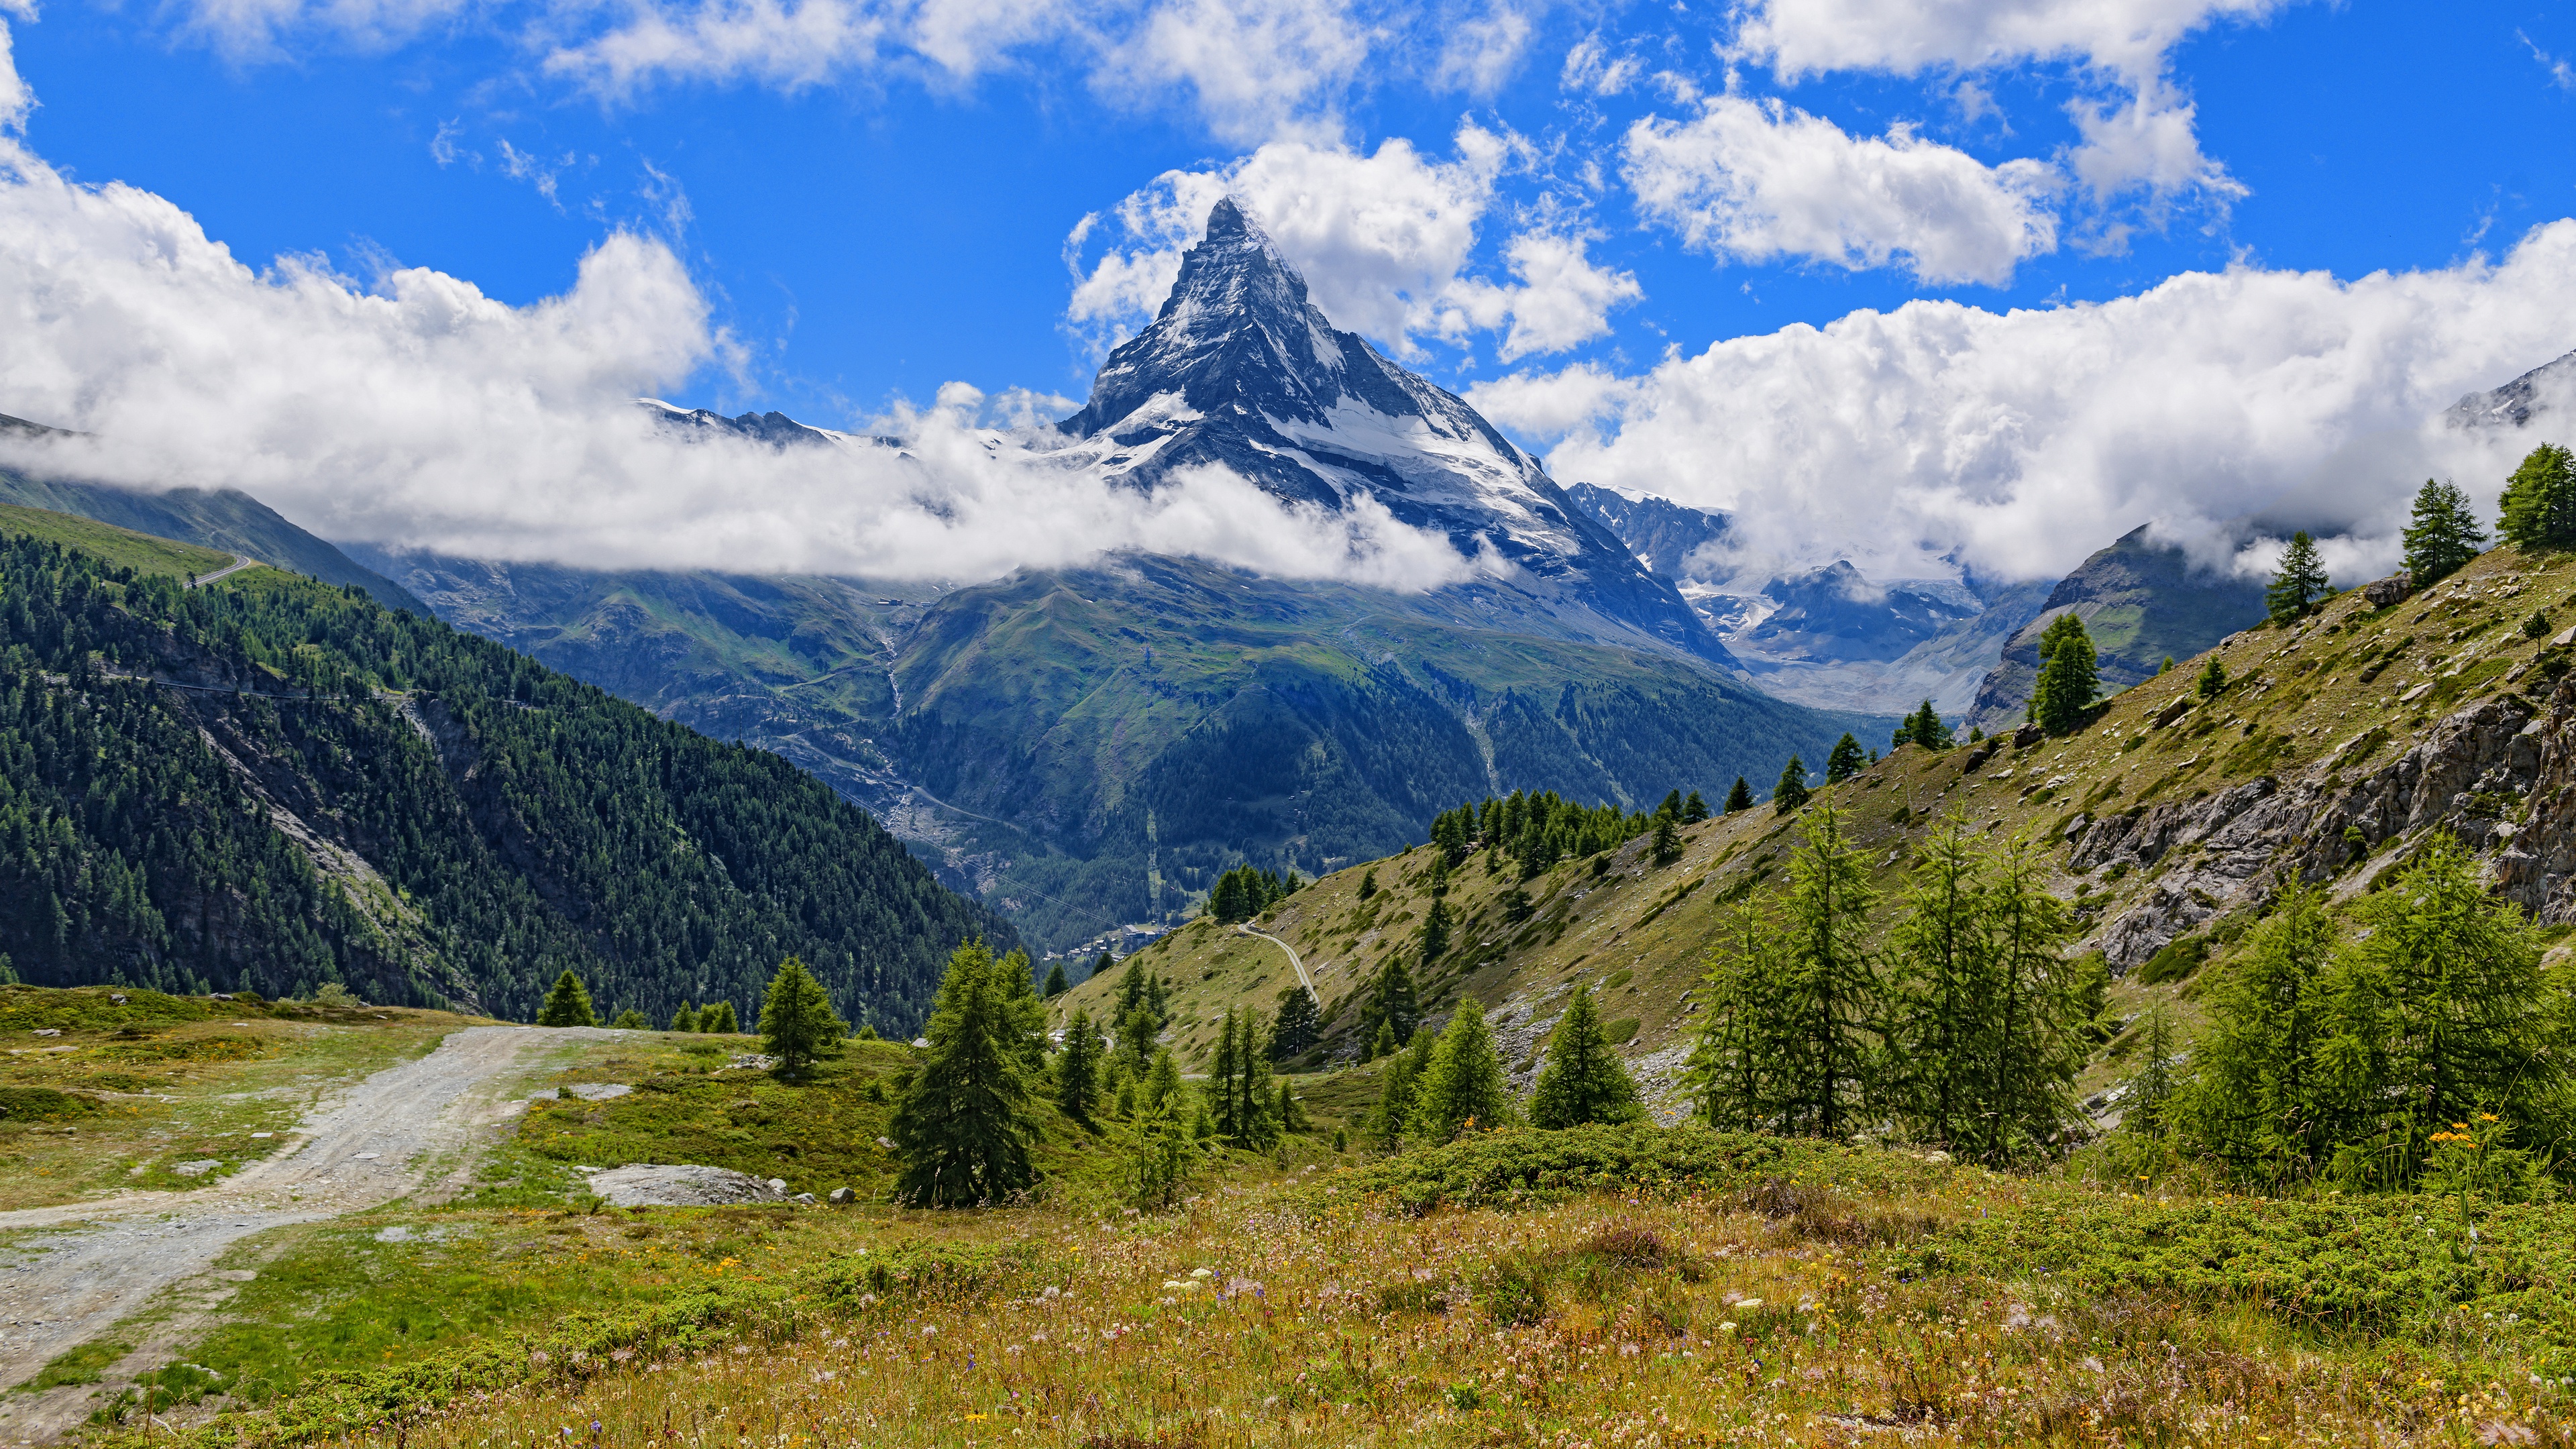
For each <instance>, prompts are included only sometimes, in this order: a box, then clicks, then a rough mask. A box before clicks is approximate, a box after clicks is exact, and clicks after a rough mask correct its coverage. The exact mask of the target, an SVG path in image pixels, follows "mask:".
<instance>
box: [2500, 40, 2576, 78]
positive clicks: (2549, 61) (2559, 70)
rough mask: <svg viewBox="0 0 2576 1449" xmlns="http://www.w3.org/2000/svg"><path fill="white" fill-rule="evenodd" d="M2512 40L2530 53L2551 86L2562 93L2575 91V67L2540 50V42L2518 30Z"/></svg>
mask: <svg viewBox="0 0 2576 1449" xmlns="http://www.w3.org/2000/svg"><path fill="white" fill-rule="evenodd" d="M2513 38H2514V39H2516V40H2519V41H2521V42H2522V43H2523V46H2524V48H2525V49H2528V50H2529V51H2530V52H2531V58H2532V59H2533V60H2536V61H2538V62H2540V68H2541V69H2542V70H2543V71H2546V72H2548V74H2549V83H2550V84H2551V85H2554V86H2556V87H2558V88H2559V89H2560V90H2562V91H2576V65H2570V64H2568V63H2567V61H2566V60H2565V59H2563V58H2561V57H2559V56H2555V55H2551V54H2550V53H2549V52H2548V51H2545V50H2543V49H2541V48H2540V42H2538V41H2536V40H2533V39H2532V38H2531V37H2530V36H2528V35H2525V34H2524V33H2522V32H2521V31H2519V30H2517V31H2515V32H2514V33H2513Z"/></svg>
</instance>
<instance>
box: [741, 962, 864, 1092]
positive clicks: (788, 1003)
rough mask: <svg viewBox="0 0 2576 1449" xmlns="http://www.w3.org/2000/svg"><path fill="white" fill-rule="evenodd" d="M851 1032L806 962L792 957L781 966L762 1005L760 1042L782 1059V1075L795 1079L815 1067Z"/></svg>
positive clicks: (780, 1067)
mask: <svg viewBox="0 0 2576 1449" xmlns="http://www.w3.org/2000/svg"><path fill="white" fill-rule="evenodd" d="M849 1029H850V1028H849V1025H848V1024H847V1023H845V1022H843V1021H842V1020H841V1018H840V1015H839V1014H838V1013H837V1012H835V1011H833V1010H832V999H831V997H829V996H827V995H825V994H824V992H823V983H822V982H820V981H817V980H815V979H814V973H813V972H811V971H808V970H806V969H805V963H804V962H802V961H800V960H798V959H796V958H795V957H793V956H790V957H788V958H787V959H786V960H784V961H781V962H779V963H778V972H777V974H776V975H774V976H772V977H770V978H769V994H768V996H767V998H766V999H765V1000H763V1001H762V1002H761V1004H760V1041H761V1045H762V1046H763V1047H764V1048H766V1049H767V1051H768V1052H769V1054H770V1055H771V1056H774V1057H776V1058H778V1070H779V1072H780V1073H781V1074H782V1075H784V1076H789V1077H793V1076H795V1075H796V1073H797V1070H798V1069H799V1068H801V1067H806V1066H810V1065H812V1064H813V1061H814V1057H815V1055H816V1054H817V1053H819V1052H821V1051H822V1050H823V1049H824V1048H826V1047H830V1046H832V1045H834V1044H836V1043H838V1042H839V1041H840V1040H841V1038H842V1037H843V1036H844V1035H845V1034H847V1033H848V1031H849Z"/></svg>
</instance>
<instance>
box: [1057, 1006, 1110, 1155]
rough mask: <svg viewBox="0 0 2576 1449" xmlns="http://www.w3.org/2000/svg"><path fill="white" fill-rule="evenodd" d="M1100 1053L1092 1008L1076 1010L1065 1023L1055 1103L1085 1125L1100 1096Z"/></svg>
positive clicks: (1069, 1115) (1087, 1123)
mask: <svg viewBox="0 0 2576 1449" xmlns="http://www.w3.org/2000/svg"><path fill="white" fill-rule="evenodd" d="M1100 1055H1101V1053H1100V1028H1099V1027H1096V1026H1094V1025H1092V1024H1091V1013H1090V1012H1088V1011H1081V1010H1077V1011H1075V1012H1074V1014H1073V1020H1071V1021H1069V1022H1067V1023H1065V1028H1064V1051H1063V1053H1062V1054H1061V1055H1059V1056H1058V1057H1057V1058H1056V1065H1055V1104H1056V1106H1057V1107H1058V1108H1059V1109H1060V1110H1062V1111H1063V1113H1064V1115H1066V1116H1068V1117H1071V1118H1072V1119H1073V1120H1075V1121H1076V1122H1080V1123H1082V1124H1083V1125H1084V1126H1086V1127H1087V1126H1089V1125H1091V1112H1092V1108H1093V1105H1094V1104H1095V1103H1097V1102H1098V1101H1099V1100H1100Z"/></svg>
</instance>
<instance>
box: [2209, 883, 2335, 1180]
mask: <svg viewBox="0 0 2576 1449" xmlns="http://www.w3.org/2000/svg"><path fill="white" fill-rule="evenodd" d="M2335 950H2336V944H2335V930H2334V923H2333V921H2332V920H2331V919H2330V918H2329V917H2328V916H2327V915H2326V899H2325V894H2324V893H2323V892H2322V891H2319V890H2317V889H2316V888H2314V887H2312V886H2310V885H2308V884H2306V883H2305V882H2303V881H2300V880H2299V879H2297V878H2296V877H2295V876H2293V877H2292V878H2291V879H2290V880H2288V881H2287V882H2285V883H2284V884H2283V886H2282V889H2281V891H2280V893H2279V894H2278V895H2277V896H2275V897H2274V898H2273V902H2272V914H2271V915H2269V916H2267V917H2265V918H2264V919H2263V921H2262V922H2261V923H2260V924H2258V925H2257V926H2255V928H2254V930H2253V932H2252V934H2251V937H2250V939H2249V940H2248V941H2247V942H2246V947H2245V950H2244V951H2243V953H2242V954H2240V955H2239V956H2238V957H2237V958H2236V960H2235V961H2234V962H2233V963H2232V964H2230V965H2229V966H2228V967H2227V968H2226V969H2225V970H2224V971H2223V972H2220V973H2218V974H2217V975H2216V976H2215V977H2214V978H2213V979H2212V980H2211V981H2209V982H2208V983H2206V987H2205V990H2206V997H2207V1000H2208V1003H2209V1026H2208V1028H2207V1029H2206V1030H2205V1031H2203V1032H2202V1033H2201V1036H2200V1040H2199V1041H2198V1042H2197V1043H2195V1044H2194V1049H2193V1052H2192V1058H2193V1060H2192V1073H2191V1080H2190V1082H2189V1083H2188V1084H2187V1085H2185V1086H2184V1087H2183V1088H2182V1089H2181V1092H2180V1094H2179V1096H2178V1098H2177V1100H2176V1101H2175V1102H2174V1104H2173V1112H2172V1119H2173V1124H2174V1128H2175V1131H2176V1132H2177V1134H2178V1135H2180V1136H2181V1137H2182V1138H2183V1139H2184V1140H2186V1141H2187V1142H2189V1143H2190V1144H2191V1145H2192V1146H2193V1147H2194V1148H2195V1149H2196V1150H2198V1151H2201V1152H2205V1153H2208V1154H2209V1155H2211V1156H2213V1157H2216V1158H2218V1159H2219V1160H2221V1161H2223V1162H2225V1163H2226V1164H2227V1165H2228V1166H2229V1167H2230V1168H2231V1169H2232V1170H2233V1171H2234V1172H2235V1174H2236V1176H2237V1177H2238V1178H2239V1179H2240V1180H2244V1181H2249V1182H2258V1183H2262V1184H2265V1185H2277V1184H2283V1183H2290V1182H2299V1181H2309V1180H2313V1179H2314V1178H2316V1177H2317V1175H2318V1174H2320V1173H2321V1172H2323V1171H2324V1169H2325V1167H2326V1166H2327V1164H2328V1163H2329V1161H2330V1160H2331V1159H2332V1156H2333V1150H2334V1142H2333V1139H2332V1129H2333V1126H2334V1122H2333V1117H2334V1115H2335V1114H2334V1113H2333V1111H2332V1110H2331V1108H2330V1106H2329V1105H2328V1103H2327V1102H2326V1101H2324V1100H2323V1099H2322V1096H2321V1094H2322V1093H2323V1092H2324V1089H2325V1088H2326V1085H2327V1080H2328V1078H2327V1074H2326V1071H2325V1068H2324V1064H2323V1062H2322V1061H2321V1059H2320V1058H2321V1050H2322V1048H2323V1047H2324V1045H2325V1042H2326V1039H2327V1033H2328V1027H2329V1023H2330V1021H2331V1013H2332V1010H2333V1005H2334V1003H2333V1002H2332V1000H2331V999H2330V996H2329V992H2328V989H2327V983H2328V980H2329V973H2330V972H2331V971H2332V969H2333V966H2334V961H2335Z"/></svg>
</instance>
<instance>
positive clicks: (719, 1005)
mask: <svg viewBox="0 0 2576 1449" xmlns="http://www.w3.org/2000/svg"><path fill="white" fill-rule="evenodd" d="M698 1030H700V1031H710V1032H716V1033H719V1034H721V1035H724V1036H736V1035H739V1034H740V1033H741V1031H742V1020H741V1018H739V1017H737V1016H735V1015H734V1014H733V1003H732V1002H730V1001H710V1002H708V1003H707V1004H706V1005H704V1006H701V1007H699V1008H698Z"/></svg>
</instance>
